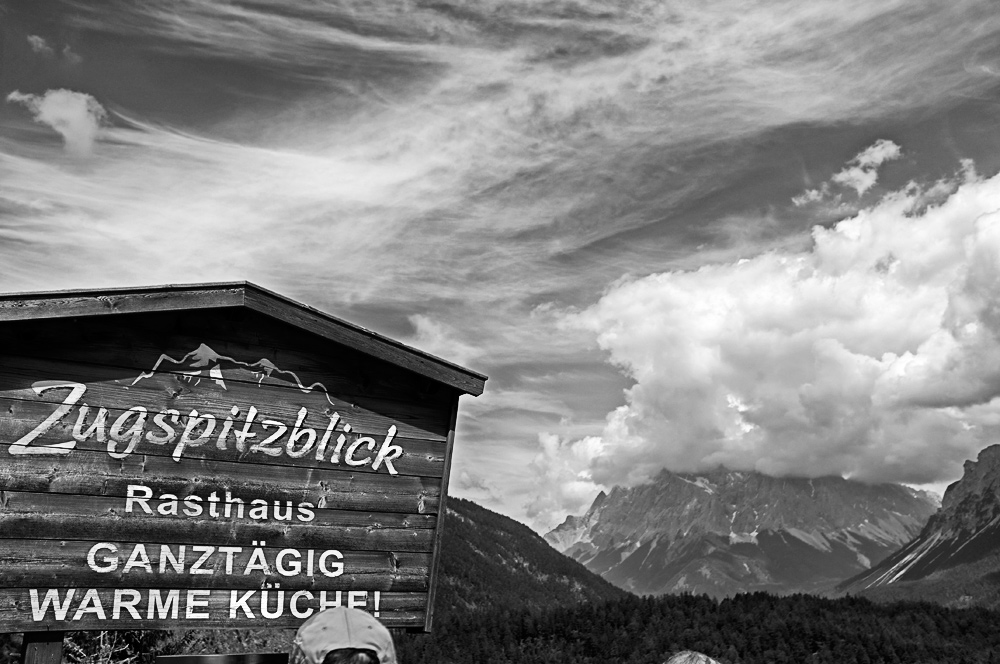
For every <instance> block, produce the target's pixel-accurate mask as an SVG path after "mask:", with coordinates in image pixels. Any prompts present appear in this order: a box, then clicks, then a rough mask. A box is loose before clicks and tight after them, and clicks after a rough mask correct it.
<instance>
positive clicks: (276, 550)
mask: <svg viewBox="0 0 1000 664" xmlns="http://www.w3.org/2000/svg"><path fill="white" fill-rule="evenodd" d="M95 547H96V548H95ZM111 547H114V548H111ZM233 548H234V549H237V548H238V549H239V550H238V551H234V550H225V551H219V550H218V549H217V548H216V547H205V546H201V547H198V548H195V547H194V545H191V544H183V545H181V544H158V545H154V544H148V543H139V542H98V541H73V540H0V587H14V588H16V587H22V588H43V587H44V588H66V587H87V588H123V587H131V588H264V587H271V586H273V587H278V586H280V587H281V588H285V589H296V590H297V589H301V588H306V589H313V590H355V589H363V590H364V589H367V590H384V591H424V592H426V591H427V589H428V585H429V577H430V561H431V556H430V554H429V553H411V552H406V551H395V552H393V551H385V552H381V551H349V550H341V549H336V551H338V553H339V554H340V556H336V555H331V556H328V557H327V558H326V559H323V561H322V565H321V564H320V557H321V556H322V555H323V554H324V552H325V551H327V550H328V549H326V548H324V549H319V550H314V552H313V554H312V556H311V561H312V568H311V569H310V565H309V562H310V555H309V553H308V551H307V550H299V549H295V551H296V552H297V553H289V552H287V551H286V553H285V554H281V552H282V551H285V549H283V548H280V547H271V546H267V547H255V546H249V543H247V546H240V547H233ZM258 548H259V549H260V551H261V553H262V555H263V557H264V560H265V561H266V562H267V569H266V570H262V569H260V565H259V564H257V563H259V558H255V556H254V553H253V552H254V551H256V550H257V549H258ZM137 550H138V551H137ZM91 551H94V554H93V564H94V565H95V566H96V567H97V568H98V569H99V570H107V571H95V570H94V569H93V568H92V567H91V565H90V564H88V555H89V554H90V553H91ZM279 554H280V555H281V557H280V559H279ZM335 563H339V564H342V567H340V566H339V565H337V566H336V567H335V566H334V564H335ZM112 568H113V569H112ZM324 569H326V570H327V571H329V572H331V573H335V572H337V571H340V572H341V573H340V574H339V575H337V576H329V575H327V574H324V573H323V570H324ZM178 570H179V571H178ZM296 570H298V572H299V573H294V574H293V572H296ZM282 572H284V573H282ZM275 584H277V585H275Z"/></svg>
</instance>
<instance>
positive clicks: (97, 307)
mask: <svg viewBox="0 0 1000 664" xmlns="http://www.w3.org/2000/svg"><path fill="white" fill-rule="evenodd" d="M225 307H244V308H246V309H249V310H251V311H255V312H258V313H261V314H264V315H266V316H270V317H272V318H276V319H278V320H280V321H283V322H285V323H288V324H289V325H293V326H295V327H297V328H299V329H302V330H306V331H308V332H312V333H313V334H317V335H319V336H320V337H323V338H324V339H328V340H330V341H335V342H337V343H340V344H343V345H345V346H348V347H349V348H353V349H355V350H358V351H361V352H362V353H366V354H368V355H371V356H373V357H377V358H379V359H382V360H385V361H387V362H392V363H393V364H396V365H398V366H401V367H404V368H406V369H409V370H410V371H413V372H415V373H418V374H420V375H421V376H425V377H426V378H430V379H432V380H435V381H438V382H439V383H444V384H446V385H448V386H450V387H453V388H455V389H457V390H459V391H461V392H464V393H465V394H471V395H473V396H479V395H480V394H482V393H483V389H484V387H485V383H486V380H487V377H486V376H484V375H483V374H480V373H477V372H475V371H470V370H469V369H466V368H464V367H460V366H459V365H457V364H453V363H451V362H448V361H447V360H442V359H441V358H438V357H435V356H433V355H430V354H429V353H425V352H423V351H419V350H417V349H415V348H410V347H409V346H407V345H405V344H402V343H400V342H398V341H395V340H394V339H390V338H388V337H384V336H382V335H380V334H377V333H375V332H372V331H371V330H367V329H365V328H363V327H360V326H358V325H354V324H353V323H348V322H347V321H344V320H341V319H339V318H336V317H334V316H331V315H330V314H327V313H324V312H322V311H320V310H318V309H314V308H313V307H310V306H307V305H305V304H302V303H300V302H296V301H295V300H292V299H289V298H287V297H284V296H283V295H278V294H277V293H275V292H273V291H269V290H267V289H265V288H261V287H260V286H258V285H256V284H252V283H250V282H247V281H234V282H222V283H208V284H182V285H166V286H147V287H142V288H108V289H100V290H65V291H48V292H37V293H6V294H0V321H13V320H29V319H43V318H68V317H73V316H106V315H114V314H130V313H147V312H154V311H182V310H187V309H192V310H193V309H218V308H225Z"/></svg>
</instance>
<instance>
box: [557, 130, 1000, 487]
mask: <svg viewBox="0 0 1000 664" xmlns="http://www.w3.org/2000/svg"><path fill="white" fill-rule="evenodd" d="M897 153H898V148H893V147H892V146H887V145H880V147H879V149H878V150H872V151H866V152H865V153H863V154H862V155H861V156H859V158H858V160H856V164H857V166H858V167H859V168H862V167H867V166H870V165H871V164H875V163H881V162H882V161H884V160H885V159H886V158H892V155H893V154H897ZM963 167H964V174H963V175H960V176H958V177H957V178H956V184H955V186H954V187H953V192H954V193H951V194H950V195H949V196H947V197H946V198H945V200H944V201H943V202H942V203H940V204H939V205H931V206H927V207H925V208H923V209H921V210H920V211H919V212H917V213H915V212H914V209H915V206H918V205H919V204H920V203H921V201H922V200H923V196H924V194H925V192H923V191H920V190H918V188H916V187H913V186H910V187H908V188H907V189H906V190H904V191H901V192H895V193H893V194H891V195H889V196H887V197H886V198H884V199H883V200H882V201H881V202H879V203H878V204H877V205H875V206H873V207H871V208H869V209H866V210H864V211H862V212H861V213H859V214H857V215H856V216H854V217H852V218H849V219H845V220H844V221H841V222H840V223H839V224H837V225H836V226H834V227H832V228H828V229H824V228H821V227H816V228H815V229H814V230H813V234H812V235H813V247H812V248H811V250H809V251H806V252H799V253H789V252H779V251H775V252H770V253H766V254H763V255H760V256H757V257H754V258H749V259H743V260H739V261H737V262H735V263H730V264H720V265H709V266H704V267H702V268H700V269H698V270H694V271H675V272H667V273H662V274H654V275H651V276H648V277H645V278H640V279H626V280H622V281H620V282H618V283H616V284H614V285H613V286H612V287H611V288H610V289H609V290H608V291H607V293H606V294H605V295H604V296H603V297H602V298H601V299H600V301H599V302H597V303H596V304H595V305H593V306H591V307H589V308H588V309H586V310H583V311H580V312H577V313H572V314H568V315H567V316H566V318H565V322H564V324H565V325H566V326H568V327H572V328H575V329H586V330H589V331H590V332H592V333H593V334H595V335H596V339H597V341H598V343H599V345H600V346H601V348H603V349H604V350H605V351H607V352H608V353H609V355H610V360H611V361H612V362H613V363H614V364H615V365H617V366H618V367H620V368H621V369H622V370H623V371H624V372H626V373H627V374H628V376H630V377H631V378H632V379H633V380H634V381H635V384H634V386H633V387H631V388H630V389H629V390H628V391H627V393H626V403H625V404H624V405H622V406H621V407H619V408H617V409H616V410H614V411H613V412H611V413H609V414H608V416H607V420H606V425H605V427H604V431H603V433H602V435H601V436H600V437H599V439H593V440H591V439H588V440H586V443H585V445H586V448H587V449H600V450H601V453H600V454H595V455H593V456H592V457H587V458H586V459H584V458H582V457H581V455H580V454H578V452H577V448H576V445H577V444H583V443H584V441H580V443H573V442H568V441H561V442H559V443H558V444H555V443H553V442H552V440H551V439H549V438H543V440H542V444H541V452H540V458H545V459H546V462H545V464H539V468H540V469H539V470H538V474H539V475H540V476H543V477H545V478H546V479H547V480H549V481H559V482H562V483H563V484H564V485H565V486H567V487H570V488H569V489H568V490H570V491H572V490H573V488H575V487H578V484H577V483H578V482H579V481H580V479H581V478H586V479H587V480H588V481H590V482H591V491H592V492H593V491H594V490H596V487H598V486H602V485H603V486H608V485H611V484H619V483H624V484H630V483H635V482H639V481H642V480H644V479H646V478H648V477H649V476H651V475H652V474H654V473H656V472H657V471H658V470H659V469H660V468H662V467H667V468H670V469H673V470H678V471H693V470H700V469H705V468H708V467H715V466H717V465H718V464H724V465H726V466H727V467H730V468H738V469H756V470H759V471H762V472H766V473H771V474H777V475H788V474H792V475H807V476H820V475H828V474H836V475H843V476H849V477H856V478H859V479H863V480H868V481H901V482H913V483H927V482H934V481H941V480H944V479H950V478H953V477H954V476H956V475H957V474H960V466H959V465H958V464H960V463H961V460H962V459H964V458H968V457H969V456H974V455H975V453H976V451H977V450H978V449H980V448H982V447H984V446H985V445H987V444H991V443H993V442H995V441H996V434H997V433H998V432H1000V398H998V397H1000V313H998V312H1000V212H997V209H998V208H1000V176H996V177H993V178H990V179H988V180H981V179H978V178H975V176H974V170H972V169H971V166H970V165H969V164H967V163H966V164H963ZM543 467H544V469H543ZM551 468H561V469H562V470H561V471H560V472H558V473H556V474H555V475H553V474H552V471H551V470H550V469H551ZM550 491H558V489H550ZM591 495H592V494H591ZM554 499H555V500H562V502H563V504H565V505H567V506H568V505H569V504H570V503H571V502H572V501H571V500H567V499H566V497H560V496H554Z"/></svg>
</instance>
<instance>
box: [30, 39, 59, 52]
mask: <svg viewBox="0 0 1000 664" xmlns="http://www.w3.org/2000/svg"><path fill="white" fill-rule="evenodd" d="M28 44H29V45H30V46H31V50H32V51H34V52H35V53H41V54H42V55H54V54H55V51H53V50H52V47H51V46H49V44H48V42H46V41H45V38H44V37H39V36H38V35H28Z"/></svg>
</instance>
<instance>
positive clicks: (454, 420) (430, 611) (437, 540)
mask: <svg viewBox="0 0 1000 664" xmlns="http://www.w3.org/2000/svg"><path fill="white" fill-rule="evenodd" d="M450 419H451V424H450V426H449V427H448V450H447V452H445V460H444V466H445V470H444V479H443V480H442V483H441V500H440V501H438V519H437V529H436V530H435V531H434V551H437V552H440V551H441V543H442V542H443V541H444V522H445V516H446V514H447V511H448V507H447V500H448V477H449V476H450V475H451V457H452V451H453V449H454V445H455V429H456V428H457V425H458V399H456V400H455V402H454V403H453V404H452V407H451V418H450ZM440 565H441V556H440V555H437V556H434V559H433V560H432V561H431V588H430V594H429V595H428V598H427V615H426V617H425V620H424V631H425V632H430V631H431V628H432V627H433V624H434V598H435V596H436V592H437V586H438V573H439V568H440Z"/></svg>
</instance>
